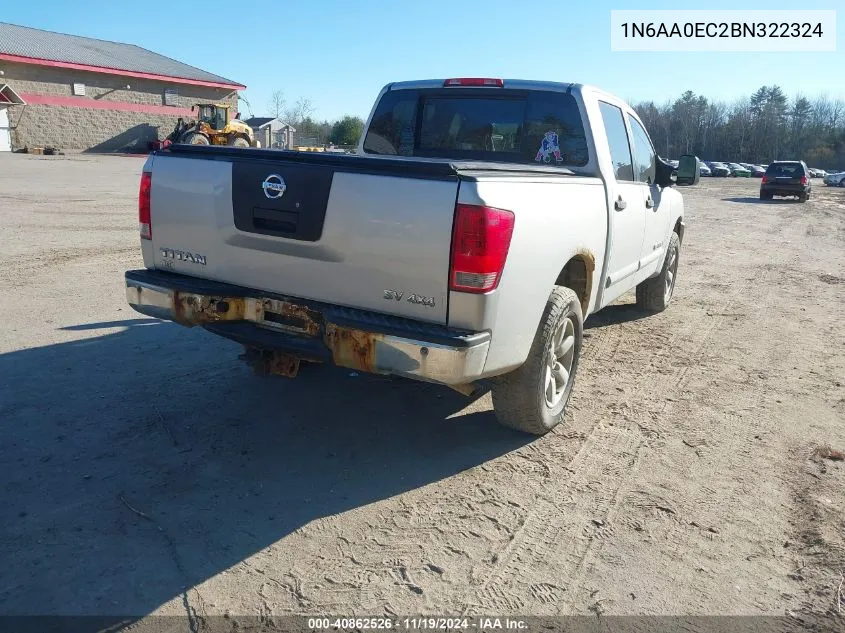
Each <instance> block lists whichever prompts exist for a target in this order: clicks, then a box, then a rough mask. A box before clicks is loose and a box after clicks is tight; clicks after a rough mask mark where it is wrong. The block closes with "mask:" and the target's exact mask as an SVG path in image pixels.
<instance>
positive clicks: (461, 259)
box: [449, 204, 514, 293]
mask: <svg viewBox="0 0 845 633" xmlns="http://www.w3.org/2000/svg"><path fill="white" fill-rule="evenodd" d="M513 225H514V215H513V213H512V212H511V211H505V210H504V209H494V208H492V207H483V206H478V205H472V204H458V205H456V207H455V228H454V234H453V235H452V254H451V265H450V268H449V289H450V290H457V291H459V292H474V293H482V292H488V291H490V290H494V289H495V288H496V287H497V286H498V285H499V280H500V279H501V277H502V270H503V269H504V267H505V260H507V257H508V249H509V248H510V245H511V236H512V235H513Z"/></svg>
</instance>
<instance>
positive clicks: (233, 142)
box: [228, 136, 249, 147]
mask: <svg viewBox="0 0 845 633" xmlns="http://www.w3.org/2000/svg"><path fill="white" fill-rule="evenodd" d="M228 144H229V145H230V146H231V147H249V141H248V140H246V139H245V138H244V137H243V136H235V137H232V138H230V139H229V143H228Z"/></svg>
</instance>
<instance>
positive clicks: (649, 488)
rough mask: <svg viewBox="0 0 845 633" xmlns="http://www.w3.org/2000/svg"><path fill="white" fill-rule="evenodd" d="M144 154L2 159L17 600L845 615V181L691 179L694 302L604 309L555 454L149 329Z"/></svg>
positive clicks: (11, 545) (417, 395) (0, 518)
mask: <svg viewBox="0 0 845 633" xmlns="http://www.w3.org/2000/svg"><path fill="white" fill-rule="evenodd" d="M142 162H143V160H142V159H138V158H127V157H97V156H84V155H82V156H73V157H70V156H69V157H31V156H20V155H0V244H2V246H0V289H2V293H0V312H2V315H3V327H2V336H0V420H2V435H0V437H2V441H0V472H2V473H3V483H2V486H0V525H2V528H0V534H2V536H0V561H2V562H3V564H2V565H0V614H4V615H20V614H113V615H125V614H130V615H132V616H136V617H138V616H144V615H147V614H151V613H157V614H176V615H178V614H182V615H185V614H186V613H187V614H189V615H190V617H191V626H192V627H194V628H196V626H197V623H200V624H201V623H202V622H203V619H204V618H206V617H207V616H209V615H213V614H225V613H229V614H233V615H238V614H255V615H261V616H264V617H267V616H270V615H281V614H287V613H308V614H315V615H320V614H335V615H353V614H360V615H381V614H388V615H390V614H396V615H403V614H411V613H425V614H441V615H459V614H469V615H473V614H501V615H508V614H514V615H527V614H533V615H545V614H597V615H625V614H649V615H658V614H669V615H671V614H675V615H677V614H684V615H706V614H734V615H778V616H783V615H786V616H788V617H792V618H793V619H794V621H795V622H796V625H805V626H814V627H816V628H817V629H818V630H833V629H838V628H839V627H842V626H843V621H845V595H842V597H841V600H842V605H841V611H842V614H841V615H840V614H839V604H838V601H839V599H840V598H839V597H838V595H837V592H838V588H839V587H840V584H841V583H842V581H843V573H845V495H843V490H845V462H842V461H835V460H834V459H830V457H836V456H837V455H836V453H828V452H826V449H828V448H829V449H832V450H834V451H836V450H838V451H845V385H843V382H845V336H843V327H842V316H843V306H845V189H832V188H827V187H825V186H824V185H822V184H821V183H820V182H819V181H815V183H816V184H815V188H814V191H813V196H812V199H811V200H810V201H809V202H808V203H806V204H798V203H797V202H793V201H785V200H784V201H781V200H775V201H774V202H770V203H761V202H760V201H759V200H758V199H757V188H758V186H759V181H757V180H744V179H703V180H702V183H701V184H700V185H699V186H698V187H696V188H685V189H684V190H683V192H684V194H685V199H686V204H687V219H686V221H687V233H686V238H685V242H684V244H683V248H682V253H681V266H680V277H679V282H678V286H677V291H676V296H675V299H674V302H673V304H672V306H671V307H670V309H669V310H667V311H666V312H664V313H662V314H659V315H656V316H647V315H644V314H641V313H639V312H638V311H637V310H636V309H635V308H634V307H633V305H632V303H633V298H632V297H626V298H624V299H623V300H622V301H621V302H620V303H618V304H617V305H614V306H611V307H609V308H608V309H606V310H605V311H603V312H600V313H598V314H596V315H594V316H593V317H591V318H590V319H589V320H588V323H587V325H588V330H587V334H586V336H587V338H586V340H585V346H584V356H583V359H582V362H581V366H580V370H579V375H578V377H577V382H576V385H575V391H574V395H573V398H572V401H571V405H570V408H569V413H568V416H567V419H566V422H565V424H562V425H561V426H560V427H559V428H558V429H556V430H555V431H554V432H553V433H551V434H549V435H548V436H546V437H543V438H540V439H535V438H531V437H526V436H523V435H520V434H517V433H513V432H510V431H508V430H505V429H502V428H499V427H498V426H497V424H496V423H495V421H494V418H493V415H492V412H491V409H490V397H489V394H488V395H485V396H483V397H481V398H480V399H478V400H476V401H469V400H466V399H465V398H464V397H463V396H460V395H459V394H456V393H453V392H451V391H449V390H447V389H443V388H438V387H436V386H432V385H426V384H418V383H414V382H409V381H402V380H388V379H384V378H379V377H369V376H364V375H354V374H352V373H350V372H349V371H344V370H340V369H335V368H331V367H322V366H313V367H308V368H306V369H305V370H304V371H303V372H302V374H301V375H300V377H299V378H297V379H296V380H295V381H290V380H286V379H283V378H258V377H254V376H253V375H252V374H251V373H250V371H249V369H248V368H247V367H246V366H245V365H243V364H242V363H241V362H240V361H238V360H237V358H236V357H237V354H238V353H239V351H240V350H239V348H238V347H237V346H236V345H235V344H233V343H230V342H227V341H224V340H220V339H218V338H216V337H214V336H212V335H211V334H208V333H206V332H204V331H202V330H199V329H194V330H188V329H184V328H181V327H179V326H176V325H173V324H168V323H161V322H158V321H156V320H153V319H148V318H144V317H142V316H141V315H139V314H137V313H135V312H133V311H132V310H131V309H130V308H129V307H128V306H127V305H126V300H125V294H124V286H123V278H122V275H123V272H124V271H125V270H126V269H128V268H133V267H140V265H141V259H140V255H139V252H138V237H137V215H136V214H137V211H136V196H137V188H138V174H139V171H140V168H141V165H142ZM841 591H842V593H843V594H845V588H843V589H841Z"/></svg>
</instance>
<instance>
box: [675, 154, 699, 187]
mask: <svg viewBox="0 0 845 633" xmlns="http://www.w3.org/2000/svg"><path fill="white" fill-rule="evenodd" d="M700 179H701V161H699V160H698V156H691V155H689V154H685V155H683V156H681V158H680V159H679V160H678V176H677V184H678V185H686V186H689V185H697V184H698V181H699V180H700Z"/></svg>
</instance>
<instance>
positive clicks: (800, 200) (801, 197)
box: [798, 193, 810, 202]
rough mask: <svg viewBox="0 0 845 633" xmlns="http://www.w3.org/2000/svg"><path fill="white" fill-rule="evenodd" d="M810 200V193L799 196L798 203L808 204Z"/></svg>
mask: <svg viewBox="0 0 845 633" xmlns="http://www.w3.org/2000/svg"><path fill="white" fill-rule="evenodd" d="M809 199H810V194H808V193H802V194H801V195H799V196H798V202H807V200H809Z"/></svg>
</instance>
